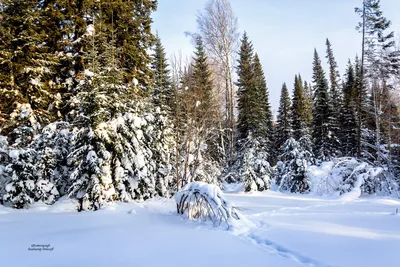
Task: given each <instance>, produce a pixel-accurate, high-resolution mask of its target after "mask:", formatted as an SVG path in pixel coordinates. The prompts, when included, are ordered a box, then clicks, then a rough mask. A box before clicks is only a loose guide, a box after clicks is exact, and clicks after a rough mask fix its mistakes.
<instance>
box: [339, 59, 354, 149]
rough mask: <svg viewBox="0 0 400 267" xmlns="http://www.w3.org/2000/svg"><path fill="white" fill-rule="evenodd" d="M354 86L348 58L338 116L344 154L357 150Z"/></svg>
mask: <svg viewBox="0 0 400 267" xmlns="http://www.w3.org/2000/svg"><path fill="white" fill-rule="evenodd" d="M356 86H357V85H356V77H355V72H354V67H353V65H352V63H351V61H350V60H349V64H348V66H347V70H346V80H345V82H344V83H343V106H342V108H341V112H340V116H339V118H340V129H341V133H340V139H341V144H342V152H343V155H344V156H356V152H357V116H356V110H355V108H356V104H357V99H356V93H357V92H356V90H357V88H356Z"/></svg>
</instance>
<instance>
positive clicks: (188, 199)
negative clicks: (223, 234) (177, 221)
mask: <svg viewBox="0 0 400 267" xmlns="http://www.w3.org/2000/svg"><path fill="white" fill-rule="evenodd" d="M175 202H176V208H177V212H178V214H182V215H184V216H186V217H187V218H188V219H189V220H195V221H196V220H203V221H211V222H212V223H213V224H214V226H219V225H221V224H223V223H225V224H226V225H227V226H228V228H230V227H231V226H233V225H234V224H235V221H237V220H240V219H241V215H240V213H239V212H238V210H237V208H236V207H235V206H234V205H233V204H232V203H230V202H229V201H228V200H226V199H225V197H224V196H223V193H222V191H221V190H220V189H219V188H218V187H217V186H215V185H211V184H207V183H204V182H193V183H189V184H187V185H186V186H184V187H183V188H182V189H181V190H180V191H179V192H177V193H176V194H175Z"/></svg>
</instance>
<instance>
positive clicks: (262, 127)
mask: <svg viewBox="0 0 400 267" xmlns="http://www.w3.org/2000/svg"><path fill="white" fill-rule="evenodd" d="M239 56H240V58H239V60H238V63H239V65H238V66H237V73H238V77H239V79H238V82H237V85H238V87H239V90H238V111H239V122H238V133H239V135H238V138H239V139H238V143H237V147H238V153H237V157H236V159H235V161H234V164H233V165H232V166H231V168H230V170H229V173H228V175H226V177H227V178H228V181H239V182H244V184H245V191H247V192H248V191H254V190H259V191H263V190H268V189H269V188H270V183H271V182H270V179H271V174H272V171H271V168H270V164H269V162H268V160H270V159H271V154H270V152H271V140H272V122H271V112H270V107H269V103H268V91H267V90H268V89H267V86H266V81H265V76H264V72H263V70H262V66H261V63H260V60H259V58H258V56H257V54H255V55H253V47H252V44H251V42H250V41H249V40H248V37H247V35H246V33H245V34H244V35H243V38H242V45H241V49H240V53H239ZM229 177H230V178H229Z"/></svg>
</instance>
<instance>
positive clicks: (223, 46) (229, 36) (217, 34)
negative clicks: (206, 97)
mask: <svg viewBox="0 0 400 267" xmlns="http://www.w3.org/2000/svg"><path fill="white" fill-rule="evenodd" d="M197 24H198V27H199V31H200V35H201V37H202V38H203V40H204V45H205V47H206V49H207V50H208V53H209V55H210V56H211V57H212V59H213V60H214V62H215V64H216V65H217V66H218V67H219V70H220V75H221V76H222V77H223V79H224V81H225V90H224V93H225V119H226V128H227V130H228V140H229V148H228V150H229V151H228V153H227V154H228V155H227V157H228V163H229V164H230V163H231V162H232V160H233V156H234V148H235V134H234V133H235V131H234V129H235V115H234V106H235V104H234V102H235V101H234V95H235V92H234V87H233V63H234V57H235V51H236V48H237V45H238V39H239V33H238V20H237V17H236V16H235V14H234V13H233V10H232V6H231V4H230V3H229V1H228V0H209V1H208V2H207V3H206V5H205V7H204V10H203V11H202V12H199V13H198V15H197Z"/></svg>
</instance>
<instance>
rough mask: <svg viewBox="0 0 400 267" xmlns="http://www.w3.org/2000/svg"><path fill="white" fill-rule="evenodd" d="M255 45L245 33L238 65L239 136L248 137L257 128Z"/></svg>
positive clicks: (240, 137)
mask: <svg viewBox="0 0 400 267" xmlns="http://www.w3.org/2000/svg"><path fill="white" fill-rule="evenodd" d="M253 53H254V52H253V45H252V44H251V42H250V40H249V38H248V36H247V33H246V32H245V33H244V34H243V37H242V40H241V46H240V51H239V59H238V66H237V67H236V70H237V75H238V81H237V82H236V85H237V86H238V91H237V94H238V112H239V115H238V124H237V129H238V138H239V139H242V138H246V137H247V136H248V134H249V133H250V132H253V131H254V130H255V129H256V127H257V126H256V125H255V123H256V121H255V120H256V118H255V116H256V115H258V114H255V112H253V107H254V106H255V105H257V103H255V101H256V100H257V101H258V99H256V97H257V91H256V90H255V84H254V71H253V56H254V55H253Z"/></svg>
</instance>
